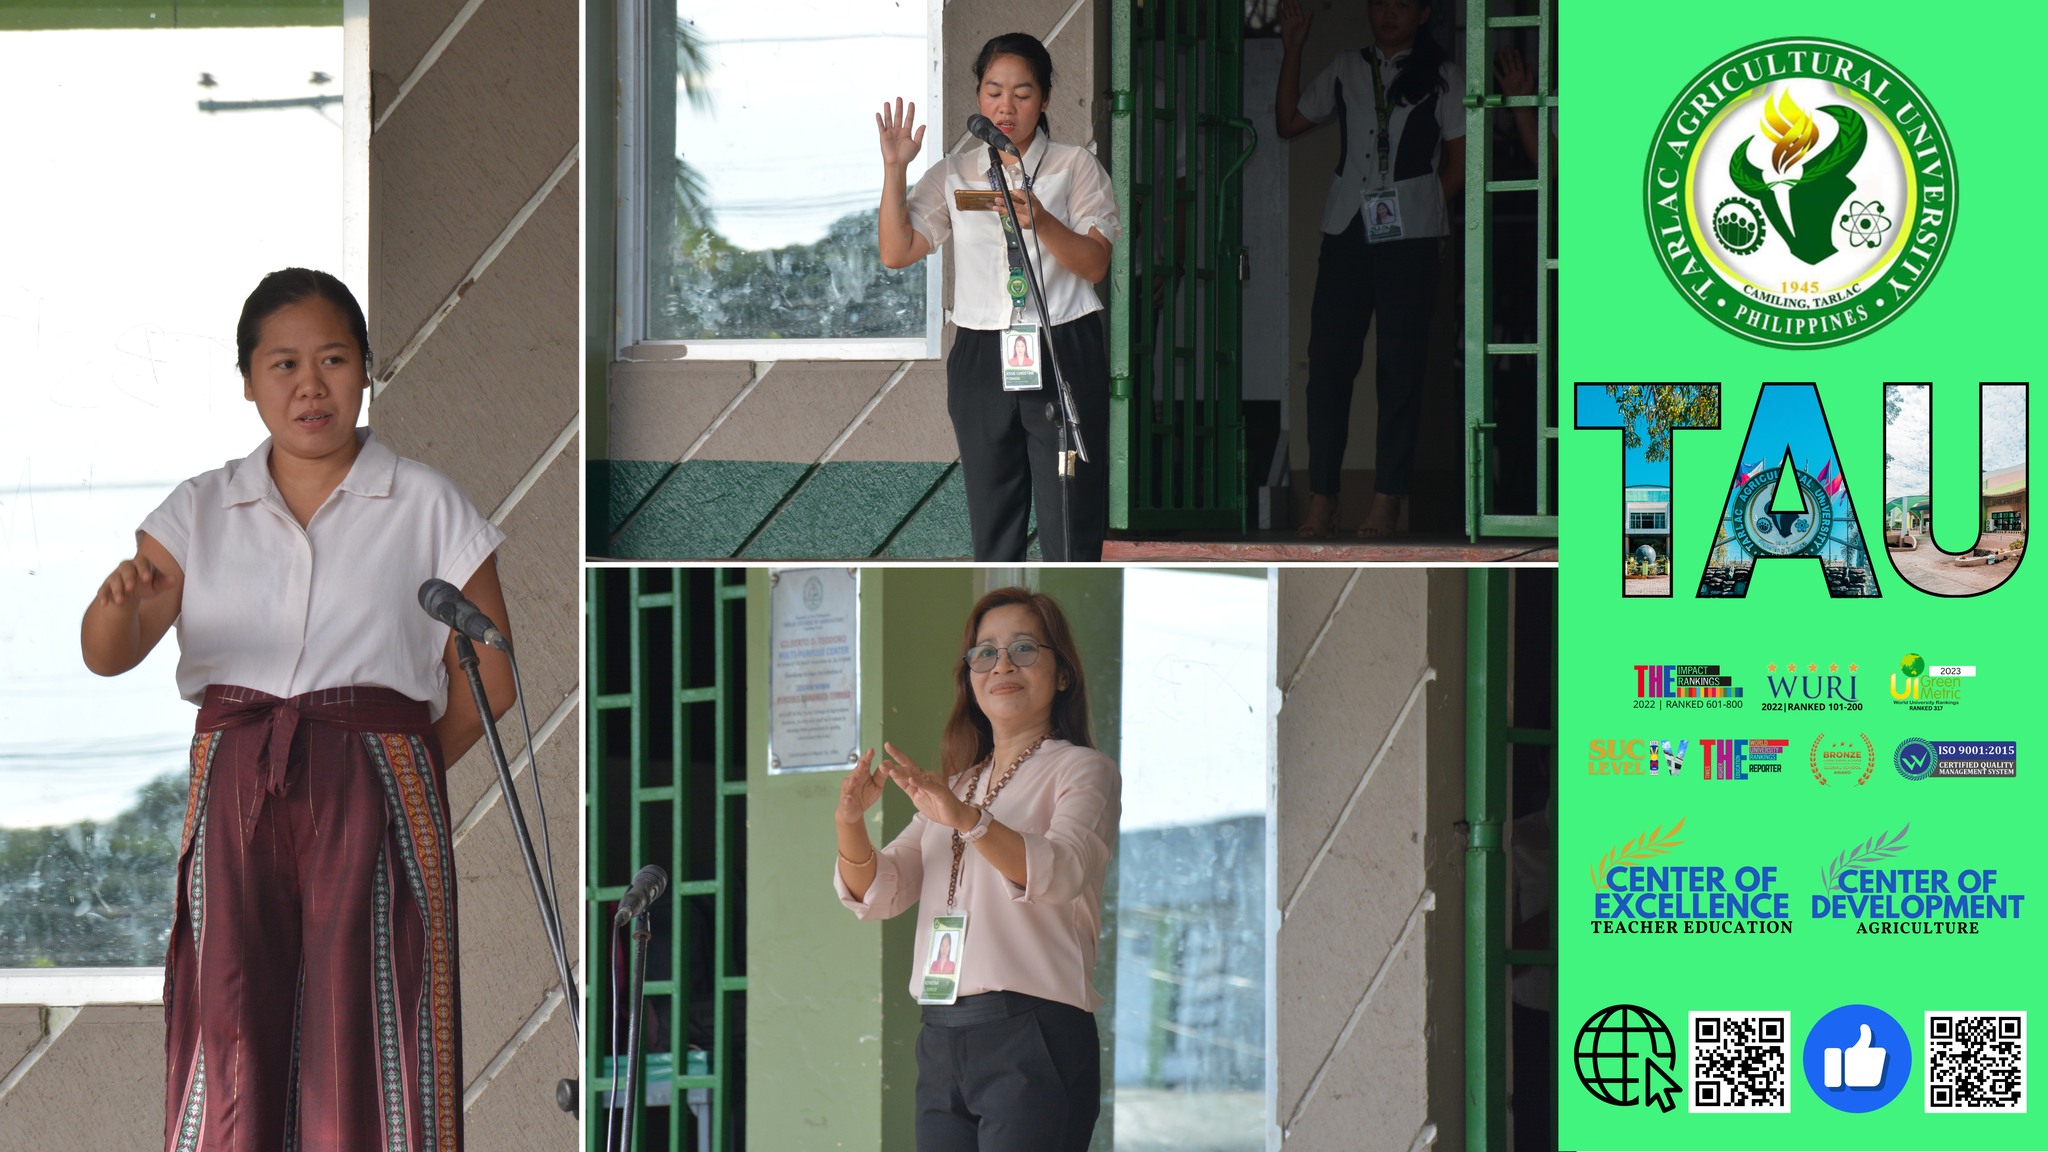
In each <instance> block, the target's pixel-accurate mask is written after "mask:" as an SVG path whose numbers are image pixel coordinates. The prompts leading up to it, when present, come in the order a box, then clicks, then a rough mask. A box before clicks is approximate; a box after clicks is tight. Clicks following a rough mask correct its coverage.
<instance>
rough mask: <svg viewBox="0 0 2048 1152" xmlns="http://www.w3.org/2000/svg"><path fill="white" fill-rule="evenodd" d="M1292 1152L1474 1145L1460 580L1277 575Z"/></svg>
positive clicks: (1371, 572) (1281, 1073)
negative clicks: (1467, 1011) (1467, 1116)
mask: <svg viewBox="0 0 2048 1152" xmlns="http://www.w3.org/2000/svg"><path fill="white" fill-rule="evenodd" d="M1277 595H1278V603H1279V626H1278V636H1277V642H1276V645H1275V647H1276V659H1275V665H1274V667H1275V679H1276V682H1277V686H1278V687H1279V688H1280V690H1281V694H1282V702H1281V706H1280V711H1279V713H1278V717H1277V722H1276V723H1277V732H1276V742H1277V765H1278V784H1277V792H1276V810H1277V813H1278V825H1279V826H1278V832H1277V836H1278V868H1277V871H1276V876H1275V880H1276V886H1275V891H1276V893H1277V899H1278V903H1279V906H1280V908H1281V910H1282V915H1283V919H1282V921H1281V926H1280V929H1279V936H1278V942H1277V955H1276V957H1275V960H1274V971H1275V973H1276V979H1277V992H1276V1002H1277V1003H1276V1011H1277V1014H1278V1015H1277V1020H1276V1021H1275V1022H1274V1025H1273V1033H1274V1036H1275V1041H1274V1043H1275V1052H1274V1054H1273V1066H1274V1067H1275V1069H1276V1073H1275V1078H1274V1083H1273V1085H1272V1086H1271V1091H1272V1093H1273V1100H1274V1107H1273V1114H1272V1116H1271V1120H1272V1122H1273V1123H1274V1124H1275V1125H1276V1126H1277V1127H1278V1128H1279V1129H1280V1136H1281V1139H1282V1142H1283V1146H1286V1147H1300V1148H1303V1149H1350V1148H1383V1149H1395V1150H1398V1149H1408V1148H1421V1147H1428V1146H1429V1144H1430V1142H1431V1141H1432V1140H1433V1141H1434V1142H1435V1144H1436V1146H1437V1147H1441V1148H1458V1147H1462V1146H1463V1143H1464V1127H1463V1105H1462V1066H1461V1065H1460V1063H1459V1060H1458V1053H1459V1052H1461V1051H1462V1047H1463V1046H1462V1039H1461V1038H1462V1028H1463V1012H1462V1010H1461V1009H1462V1004H1461V1002H1460V999H1459V991H1458V990H1459V987H1460V981H1461V979H1462V973H1463V970H1464V966H1463V956H1462V946H1463V938H1462V931H1461V927H1462V926H1461V922H1460V919H1459V916H1458V913H1457V911H1456V910H1457V908H1458V907H1459V906H1460V904H1461V896H1462V889H1463V869H1462V863H1463V860H1462V854H1461V853H1460V852H1459V851H1458V849H1459V848H1460V847H1461V845H1460V844H1459V843H1458V842H1457V841H1456V839H1455V837H1454V835H1453V832H1454V827H1453V826H1454V824H1455V822H1456V821H1457V820H1459V819H1461V818H1462V816H1463V811H1462V806H1463V788H1462V786H1461V785H1462V779H1461V776H1460V774H1461V773H1462V770H1463V748H1462V740H1461V738H1460V733H1461V730H1462V729H1461V725H1462V723H1463V700H1464V668H1463V656H1462V653H1463V647H1462V645H1463V627H1462V623H1463V619H1464V577H1463V574H1462V573H1459V572H1457V571H1454V570H1442V571H1434V572H1432V571H1421V570H1407V571H1394V570H1389V569H1350V570H1341V569H1340V570H1336V571H1313V570H1304V569H1287V570H1283V571H1281V573H1280V575H1279V587H1278V593H1277Z"/></svg>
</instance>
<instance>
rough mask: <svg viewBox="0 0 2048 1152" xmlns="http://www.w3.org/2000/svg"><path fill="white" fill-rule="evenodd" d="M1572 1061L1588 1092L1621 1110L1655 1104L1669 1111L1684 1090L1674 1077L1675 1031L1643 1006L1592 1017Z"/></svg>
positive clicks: (1611, 1009) (1619, 1006)
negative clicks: (1676, 1096) (1676, 1097)
mask: <svg viewBox="0 0 2048 1152" xmlns="http://www.w3.org/2000/svg"><path fill="white" fill-rule="evenodd" d="M1572 1062H1573V1065H1574V1066H1575V1067H1576V1069H1577V1070H1578V1074H1579V1083H1581V1084H1583V1085H1585V1086H1586V1091H1588V1092H1591V1093H1592V1094H1593V1095H1595V1096H1597V1097H1599V1098H1600V1099H1601V1100H1602V1101H1604V1102H1605V1103H1608V1104H1612V1105H1614V1106H1615V1107H1617V1108H1628V1107H1633V1106H1635V1105H1637V1104H1642V1105H1644V1106H1645V1107H1647V1106H1649V1105H1653V1104H1654V1105H1656V1106H1657V1108H1658V1109H1659V1110H1660V1111H1664V1112H1669V1111H1671V1109H1672V1107H1673V1105H1674V1101H1673V1099H1672V1097H1673V1096H1674V1095H1675V1094H1676V1093H1678V1092H1680V1091H1682V1090H1683V1089H1682V1088H1681V1087H1680V1086H1679V1083H1678V1081H1676V1080H1674V1079H1672V1076H1671V1071H1672V1069H1674V1068H1676V1067H1677V1066H1678V1049H1677V1046H1676V1045H1675V1044H1674V1043H1673V1042H1672V1040H1671V1029H1669V1028H1667V1027H1665V1025H1664V1021H1663V1020H1661V1019H1659V1018H1658V1016H1657V1014H1656V1013H1655V1012H1652V1011H1650V1010H1649V1009H1648V1008H1644V1007H1641V1006H1639V1005H1635V1004H1616V1005H1613V1006H1612V1007H1608V1008H1602V1009H1601V1010H1600V1011H1598V1012H1595V1013H1593V1015H1592V1017H1591V1018H1590V1019H1588V1020H1587V1021H1586V1024H1585V1026H1584V1027H1582V1028H1580V1029H1579V1036H1578V1039H1577V1040H1576V1041H1575V1042H1574V1043H1573V1045H1572ZM1639 1062H1640V1063H1639Z"/></svg>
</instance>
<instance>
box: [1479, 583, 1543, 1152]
mask: <svg viewBox="0 0 2048 1152" xmlns="http://www.w3.org/2000/svg"><path fill="white" fill-rule="evenodd" d="M1518 757H1519V758H1525V759H1520V760H1517V759H1516V758H1518ZM1516 767H1520V768H1521V769H1522V771H1520V772H1516V771H1515V770H1514V769H1515V768H1516ZM1532 777H1541V778H1543V779H1544V780H1547V782H1548V785H1549V789H1550V790H1551V795H1552V796H1553V797H1554V796H1555V791H1554V790H1555V788H1556V787H1557V575H1556V571H1555V570H1554V569H1552V570H1549V571H1540V570H1539V571H1521V572H1515V571H1511V570H1509V569H1505V568H1474V569H1471V575H1470V577H1469V578H1468V580H1467V582H1466V585H1465V811H1466V823H1467V826H1468V827H1469V829H1470V831H1469V833H1468V835H1469V836H1470V840H1469V842H1468V846H1467V848H1466V863H1465V1148H1466V1152H1508V1150H1509V1149H1511V1148H1512V1149H1517V1150H1518V1152H1526V1149H1527V1148H1528V1146H1529V1144H1528V1142H1527V1141H1524V1142H1522V1143H1519V1144H1518V1143H1516V1142H1515V1141H1514V1139H1513V1138H1512V1133H1511V1132H1510V1131H1509V1127H1508V1114H1509V1107H1508V1102H1509V1096H1510V1089H1511V1088H1512V1089H1513V1090H1514V1092H1513V1094H1514V1096H1515V1098H1516V1099H1517V1100H1520V1101H1530V1100H1532V1099H1534V1098H1536V1097H1546V1098H1547V1099H1548V1101H1549V1102H1550V1103H1553V1104H1554V1102H1555V1100H1556V1088H1555V1084H1556V1067H1555V1060H1554V1054H1555V1053H1556V1051H1557V1043H1556V1040H1557V1037H1556V1035H1555V1031H1554V1027H1553V1032H1552V1034H1551V1035H1549V1036H1546V1037H1543V1038H1542V1039H1543V1040H1544V1041H1545V1046H1544V1050H1546V1051H1548V1052H1549V1053H1552V1054H1553V1059H1552V1061H1550V1063H1549V1066H1548V1067H1530V1066H1526V1065H1520V1064H1515V1065H1512V1066H1511V1064H1510V1061H1509V1059H1508V1057H1509V1053H1510V1049H1511V1046H1512V1045H1513V1042H1514V1039H1515V1037H1514V1032H1513V1029H1512V1026H1511V1025H1512V1020H1513V1012H1512V1010H1511V1008H1510V997H1509V994H1508V990H1509V986H1510V984H1511V982H1512V980H1513V978H1514V975H1515V970H1516V969H1526V968H1551V969H1555V968H1556V967H1557V945H1556V935H1555V932H1556V929H1555V927H1554V923H1555V922H1554V920H1553V921H1552V922H1551V923H1552V925H1553V926H1552V927H1551V930H1550V934H1549V936H1548V938H1547V939H1546V940H1543V941H1541V942H1540V943H1544V944H1548V945H1549V946H1548V947H1529V946H1528V944H1529V943H1530V942H1529V941H1527V940H1521V941H1517V940H1516V939H1515V935H1516V933H1517V929H1518V928H1519V929H1520V931H1521V933H1522V934H1523V935H1527V933H1528V932H1529V930H1530V928H1529V925H1526V924H1525V925H1520V926H1517V925H1511V924H1509V922H1508V915H1509V901H1508V893H1509V890H1510V886H1511V882H1512V881H1514V880H1516V879H1523V886H1524V887H1526V886H1528V885H1529V884H1535V885H1540V886H1542V887H1545V888H1554V887H1555V885H1556V882H1557V876H1556V869H1555V865H1554V861H1553V862H1552V866H1551V868H1550V870H1549V873H1548V874H1547V875H1537V876H1534V877H1530V878H1518V877H1515V876H1513V875H1512V874H1513V873H1514V872H1515V871H1516V866H1515V859H1516V856H1515V850H1514V849H1515V845H1514V842H1513V822H1514V821H1513V817H1514V812H1515V796H1514V782H1515V780H1516V779H1518V778H1519V779H1521V780H1524V781H1528V780H1530V779H1531V778H1532ZM1552 803H1553V804H1554V803H1555V800H1554V799H1553V800H1552ZM1542 847H1543V846H1542V845H1540V844H1539V845H1537V846H1536V849H1535V851H1534V852H1532V853H1531V854H1530V855H1531V856H1540V855H1541V851H1542ZM1518 943H1519V944H1520V945H1521V946H1519V947H1518V946H1517V944H1518ZM1553 989H1554V983H1553ZM1553 996H1554V993H1553ZM1550 1008H1551V1011H1550V1016H1551V1019H1552V1020H1553V1021H1554V1020H1555V1017H1556V1005H1555V1001H1554V999H1553V1002H1552V1004H1551V1006H1550ZM1525 1107H1527V1105H1525ZM1551 1122H1552V1126H1551V1130H1550V1131H1549V1132H1546V1133H1543V1134H1542V1135H1540V1136H1538V1137H1537V1138H1536V1147H1539V1148H1555V1147H1557V1139H1556V1130H1555V1122H1556V1117H1555V1114H1554V1113H1553V1114H1552V1116H1551Z"/></svg>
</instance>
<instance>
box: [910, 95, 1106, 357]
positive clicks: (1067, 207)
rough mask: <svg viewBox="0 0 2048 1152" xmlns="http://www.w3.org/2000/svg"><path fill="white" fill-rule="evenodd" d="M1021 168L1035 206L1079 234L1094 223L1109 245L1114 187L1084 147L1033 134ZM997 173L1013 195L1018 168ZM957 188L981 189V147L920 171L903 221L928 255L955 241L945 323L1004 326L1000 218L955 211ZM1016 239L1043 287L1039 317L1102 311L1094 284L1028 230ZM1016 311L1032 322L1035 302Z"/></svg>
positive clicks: (1005, 274) (1005, 267)
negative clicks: (1002, 174) (1069, 268)
mask: <svg viewBox="0 0 2048 1152" xmlns="http://www.w3.org/2000/svg"><path fill="white" fill-rule="evenodd" d="M1006 159H1007V158H1006ZM1024 171H1028V172H1030V173H1032V174H1033V176H1032V185H1031V190H1032V191H1033V192H1034V193H1036V194H1037V196H1038V202H1039V204H1040V205H1041V206H1042V207H1043V208H1044V209H1045V210H1046V211H1047V212H1050V213H1052V214H1053V215H1054V216H1057V217H1059V219H1060V222H1061V223H1063V224H1065V225H1066V226H1067V227H1069V228H1072V229H1073V230H1074V231H1076V232H1078V233H1080V234H1081V235H1083V236H1086V235H1087V234H1088V230H1089V229H1090V228H1094V229H1096V230H1098V231H1100V232H1101V233H1102V235H1103V236H1104V237H1105V238H1107V239H1108V240H1109V241H1110V242H1111V243H1112V244H1113V243H1115V242H1116V238H1117V234H1118V231H1119V224H1118V216H1117V210H1116V189H1115V187H1114V186H1112V185H1111V184H1110V181H1109V173H1107V172H1104V171H1103V170H1102V165H1101V163H1100V162H1098V161H1097V160H1096V159H1095V157H1094V156H1093V155H1091V154H1090V153H1089V152H1088V150H1087V149H1086V148H1079V147H1076V146H1074V145H1072V144H1055V143H1053V142H1052V141H1050V140H1047V139H1046V138H1045V133H1043V132H1040V133H1038V134H1037V135H1036V136H1034V137H1033V138H1032V141H1031V147H1029V148H1027V149H1025V150H1024ZM1005 177H1006V178H1007V179H1008V180H1009V182H1010V190H1011V191H1012V192H1014V193H1016V194H1018V196H1019V197H1020V198H1021V196H1022V194H1023V189H1024V180H1023V178H1022V173H1021V172H1019V170H1018V169H1017V168H1016V167H1014V166H1012V167H1009V168H1008V169H1007V171H1006V172H1005ZM961 188H978V189H981V190H983V191H987V190H988V188H989V182H988V149H987V148H985V147H982V146H980V145H978V144H977V145H976V146H975V147H973V148H971V149H969V150H967V151H965V152H961V153H958V154H956V155H952V156H948V157H946V158H945V159H944V160H941V161H939V162H938V163H937V164H934V165H932V166H931V168H930V169H928V170H927V171H926V172H925V174H924V176H923V177H922V178H920V179H919V180H918V182H917V186H916V187H915V188H912V189H911V190H910V196H909V198H908V200H907V201H906V206H907V207H908V208H909V210H910V226H911V227H912V228H914V229H916V230H917V232H918V234H919V235H921V236H923V237H924V238H925V242H926V243H927V244H929V245H930V246H931V250H932V251H933V252H934V253H936V252H937V251H938V250H939V245H941V244H944V243H945V242H946V241H947V239H949V238H953V237H957V238H958V239H959V243H958V244H957V245H955V247H954V249H953V323H955V324H957V325H959V326H960V327H962V328H978V329H981V330H982V331H985V332H998V331H1001V330H1002V329H1004V328H1008V327H1009V326H1010V292H1009V288H1008V285H1009V280H1010V258H1009V255H1008V253H1007V250H1006V248H1005V247H1004V244H1003V224H1002V217H1001V216H999V215H997V214H996V213H994V212H962V211H961V210H960V209H959V208H957V207H955V206H954V204H953V193H954V192H955V191H957V190H958V189H961ZM1024 242H1025V244H1027V245H1030V248H1031V263H1032V266H1033V267H1035V268H1037V269H1038V278H1039V282H1040V283H1041V284H1043V285H1044V286H1045V296H1046V300H1045V311H1046V315H1047V316H1049V317H1050V318H1051V319H1052V322H1053V323H1054V324H1065V323H1067V322H1068V321H1071V320H1079V319H1080V318H1081V317H1083V316H1086V315H1087V314H1089V313H1090V312H1099V311H1101V310H1102V300H1101V298H1100V297H1098V296H1096V295H1095V286H1094V285H1092V284H1090V283H1088V282H1087V281H1086V280H1083V279H1081V278H1080V277H1079V276H1076V275H1074V274H1073V273H1072V272H1069V271H1067V269H1066V267H1065V266H1064V265H1062V264H1061V263H1060V262H1059V261H1058V260H1056V259H1054V258H1053V257H1052V256H1051V255H1050V254H1048V253H1047V252H1046V250H1045V246H1044V245H1043V244H1037V243H1033V234H1032V231H1031V230H1029V229H1027V230H1025V232H1024ZM1024 308H1025V310H1024V318H1025V321H1026V322H1028V323H1032V324H1036V323H1037V322H1038V306H1037V305H1036V304H1034V303H1030V302H1029V301H1028V300H1027V302H1026V303H1025V306H1024Z"/></svg>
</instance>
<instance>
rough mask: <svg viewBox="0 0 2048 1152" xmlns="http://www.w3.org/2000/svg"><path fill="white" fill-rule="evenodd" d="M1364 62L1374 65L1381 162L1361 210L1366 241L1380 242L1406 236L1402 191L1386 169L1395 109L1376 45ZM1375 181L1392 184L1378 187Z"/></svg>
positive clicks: (1374, 103) (1377, 149)
mask: <svg viewBox="0 0 2048 1152" xmlns="http://www.w3.org/2000/svg"><path fill="white" fill-rule="evenodd" d="M1364 51H1365V62H1366V64H1367V65H1368V66H1369V67H1371V68H1372V106H1373V113H1374V115H1375V117H1376V119H1377V120H1378V123H1379V139H1378V141H1377V142H1376V144H1375V145H1374V147H1373V154H1374V156H1375V158H1376V159H1377V160H1378V161H1379V179H1378V180H1369V181H1367V182H1366V189H1365V194H1364V196H1363V197H1362V198H1361V200H1360V203H1359V206H1358V209H1359V211H1360V212H1362V213H1363V214H1364V216H1365V242H1366V243H1368V244H1380V243H1384V242H1386V241H1388V240H1399V239H1401V237H1402V236H1403V235H1404V232H1403V230H1402V227H1401V193H1400V190H1399V189H1397V188H1394V187H1392V186H1391V185H1390V184H1389V182H1388V180H1387V168H1388V165H1389V163H1390V161H1391V159H1392V157H1391V156H1390V153H1392V152H1393V122H1394V110H1393V109H1392V108H1391V107H1389V106H1388V104H1387V87H1386V85H1385V84H1383V83H1382V82H1381V80H1380V54H1379V50H1378V49H1376V48H1367V49H1365V50H1364ZM1374 184H1389V186H1387V187H1383V188H1375V187H1373V186H1372V185H1374Z"/></svg>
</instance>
